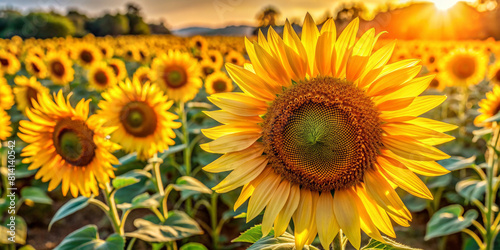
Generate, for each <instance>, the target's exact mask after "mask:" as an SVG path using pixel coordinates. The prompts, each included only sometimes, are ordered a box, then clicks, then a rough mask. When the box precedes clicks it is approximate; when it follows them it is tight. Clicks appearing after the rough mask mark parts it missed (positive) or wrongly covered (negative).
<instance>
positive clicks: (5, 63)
mask: <svg viewBox="0 0 500 250" xmlns="http://www.w3.org/2000/svg"><path fill="white" fill-rule="evenodd" d="M19 69H21V63H20V62H19V60H18V59H17V57H16V56H15V55H14V54H12V53H10V52H7V51H5V50H0V71H3V72H4V73H6V74H8V75H14V74H16V73H17V71H19Z"/></svg>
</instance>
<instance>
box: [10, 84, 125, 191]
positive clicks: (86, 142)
mask: <svg viewBox="0 0 500 250" xmlns="http://www.w3.org/2000/svg"><path fill="white" fill-rule="evenodd" d="M70 96H71V94H70V95H69V96H68V98H67V100H64V96H63V94H62V91H59V92H58V93H57V95H56V94H54V100H52V98H51V97H50V95H49V94H40V95H39V96H38V101H36V102H34V105H33V108H32V109H27V110H26V115H27V117H28V118H29V121H27V120H23V121H21V122H20V123H19V131H20V132H19V133H18V135H19V138H21V139H22V140H23V141H25V142H26V143H28V144H29V145H28V146H26V147H25V148H24V149H23V151H22V153H21V156H23V157H25V158H24V159H23V163H31V164H30V166H29V167H28V169H30V170H33V169H39V170H38V172H37V173H36V175H35V178H36V179H40V178H41V179H42V181H43V182H47V181H50V183H49V188H48V190H49V191H52V190H54V189H55V188H56V187H57V186H58V185H59V183H61V181H62V193H63V195H66V194H67V193H68V190H69V191H70V192H71V195H73V197H77V196H78V193H81V194H82V195H84V196H87V197H88V196H90V195H91V194H94V195H98V194H99V189H98V183H103V184H104V183H108V182H109V179H110V177H114V172H113V166H112V164H119V161H118V159H116V157H115V156H113V154H111V152H112V151H115V150H117V149H119V146H118V145H117V144H115V143H113V142H111V141H109V140H107V139H106V136H108V135H109V134H110V133H111V132H113V130H114V128H111V127H102V124H101V122H100V120H99V119H98V118H97V117H96V116H91V117H88V115H89V102H90V100H87V101H85V100H84V99H82V100H81V101H80V102H78V104H77V105H76V107H75V108H73V107H72V106H71V104H70V102H69V98H70ZM110 151H111V152H110ZM96 179H97V181H96Z"/></svg>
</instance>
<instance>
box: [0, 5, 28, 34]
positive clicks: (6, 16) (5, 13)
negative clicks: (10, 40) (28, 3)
mask: <svg viewBox="0 0 500 250" xmlns="http://www.w3.org/2000/svg"><path fill="white" fill-rule="evenodd" d="M22 16H23V15H22V14H21V13H19V12H18V11H15V10H11V9H5V10H1V11H0V33H3V32H4V31H5V30H6V29H7V28H8V26H9V24H12V22H13V21H14V20H15V19H16V18H18V17H22ZM2 37H5V36H2Z"/></svg>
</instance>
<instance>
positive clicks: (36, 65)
mask: <svg viewBox="0 0 500 250" xmlns="http://www.w3.org/2000/svg"><path fill="white" fill-rule="evenodd" d="M24 65H25V67H26V71H28V73H30V74H31V75H32V76H35V77H36V78H38V79H44V78H45V77H47V66H46V65H45V63H44V62H43V60H42V59H40V58H39V57H37V56H28V57H26V60H24Z"/></svg>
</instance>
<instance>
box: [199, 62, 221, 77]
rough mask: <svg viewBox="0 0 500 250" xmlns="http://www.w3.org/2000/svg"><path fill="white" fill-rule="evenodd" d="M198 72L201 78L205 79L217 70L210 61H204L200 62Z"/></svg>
mask: <svg viewBox="0 0 500 250" xmlns="http://www.w3.org/2000/svg"><path fill="white" fill-rule="evenodd" d="M200 71H201V76H202V77H203V78H206V77H207V76H209V75H211V74H213V73H214V72H217V71H219V70H218V69H217V68H216V67H215V64H214V63H213V62H212V61H211V60H207V59H205V60H203V61H201V62H200Z"/></svg>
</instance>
